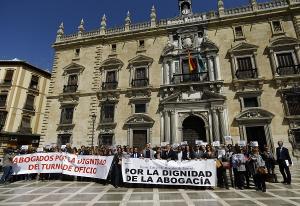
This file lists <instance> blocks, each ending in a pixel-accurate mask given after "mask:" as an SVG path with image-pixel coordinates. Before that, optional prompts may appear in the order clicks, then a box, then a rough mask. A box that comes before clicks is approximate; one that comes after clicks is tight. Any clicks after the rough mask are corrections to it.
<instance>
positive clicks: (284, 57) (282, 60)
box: [277, 52, 294, 67]
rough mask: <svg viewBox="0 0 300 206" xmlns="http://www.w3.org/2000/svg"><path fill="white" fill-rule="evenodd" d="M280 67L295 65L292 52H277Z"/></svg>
mask: <svg viewBox="0 0 300 206" xmlns="http://www.w3.org/2000/svg"><path fill="white" fill-rule="evenodd" d="M277 61H278V67H290V66H294V59H293V54H292V53H291V52H288V53H281V54H277Z"/></svg>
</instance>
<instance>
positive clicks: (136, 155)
mask: <svg viewBox="0 0 300 206" xmlns="http://www.w3.org/2000/svg"><path fill="white" fill-rule="evenodd" d="M141 156H142V155H141V154H140V153H139V152H138V148H137V147H135V148H134V149H133V153H132V154H131V156H130V157H131V158H140V157H141Z"/></svg>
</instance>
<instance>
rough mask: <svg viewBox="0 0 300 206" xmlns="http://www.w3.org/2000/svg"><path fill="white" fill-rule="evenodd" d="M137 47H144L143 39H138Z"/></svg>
mask: <svg viewBox="0 0 300 206" xmlns="http://www.w3.org/2000/svg"><path fill="white" fill-rule="evenodd" d="M139 48H145V40H139Z"/></svg>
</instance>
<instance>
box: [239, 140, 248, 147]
mask: <svg viewBox="0 0 300 206" xmlns="http://www.w3.org/2000/svg"><path fill="white" fill-rule="evenodd" d="M238 145H239V146H240V147H245V146H246V145H247V142H246V141H245V140H240V141H238Z"/></svg>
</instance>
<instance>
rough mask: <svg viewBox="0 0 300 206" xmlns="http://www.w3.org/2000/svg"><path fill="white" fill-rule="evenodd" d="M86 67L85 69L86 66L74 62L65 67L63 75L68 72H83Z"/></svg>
mask: <svg viewBox="0 0 300 206" xmlns="http://www.w3.org/2000/svg"><path fill="white" fill-rule="evenodd" d="M84 69H85V67H84V66H82V65H79V64H77V63H74V62H73V63H71V64H69V65H68V66H66V67H64V68H63V71H64V72H63V76H65V75H68V74H79V73H82V72H83V70H84Z"/></svg>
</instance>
